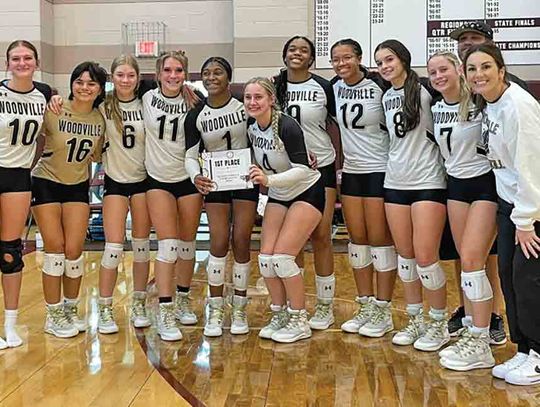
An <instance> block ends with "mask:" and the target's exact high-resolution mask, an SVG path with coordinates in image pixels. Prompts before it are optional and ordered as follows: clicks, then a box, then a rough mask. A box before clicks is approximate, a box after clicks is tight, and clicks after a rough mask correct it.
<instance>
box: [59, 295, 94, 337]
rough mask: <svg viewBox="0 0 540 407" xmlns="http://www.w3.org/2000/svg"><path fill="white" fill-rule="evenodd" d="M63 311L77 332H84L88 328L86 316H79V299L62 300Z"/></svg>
mask: <svg viewBox="0 0 540 407" xmlns="http://www.w3.org/2000/svg"><path fill="white" fill-rule="evenodd" d="M64 312H65V314H66V316H67V317H68V318H69V319H71V321H72V322H73V325H75V328H77V329H78V330H79V332H84V331H86V330H87V329H88V323H87V322H86V318H84V317H83V318H80V317H79V300H76V301H74V300H64Z"/></svg>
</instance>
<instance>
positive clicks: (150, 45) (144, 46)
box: [135, 41, 159, 57]
mask: <svg viewBox="0 0 540 407" xmlns="http://www.w3.org/2000/svg"><path fill="white" fill-rule="evenodd" d="M158 55H159V52H158V42H157V41H136V42H135V56H136V57H157V56H158Z"/></svg>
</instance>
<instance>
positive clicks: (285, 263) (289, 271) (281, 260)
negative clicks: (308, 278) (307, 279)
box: [272, 254, 301, 278]
mask: <svg viewBox="0 0 540 407" xmlns="http://www.w3.org/2000/svg"><path fill="white" fill-rule="evenodd" d="M295 259H296V257H295V256H291V255H289V254H274V255H273V256H272V265H273V266H274V271H275V272H276V274H277V275H278V277H279V278H291V277H294V276H296V275H298V274H301V272H300V267H298V264H296V262H295V261H294V260H295Z"/></svg>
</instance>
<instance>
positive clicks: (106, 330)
mask: <svg viewBox="0 0 540 407" xmlns="http://www.w3.org/2000/svg"><path fill="white" fill-rule="evenodd" d="M98 307H99V317H98V332H99V333H100V334H115V333H117V332H118V325H116V322H115V321H114V315H113V311H112V304H104V303H101V304H98Z"/></svg>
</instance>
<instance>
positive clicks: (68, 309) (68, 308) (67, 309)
mask: <svg viewBox="0 0 540 407" xmlns="http://www.w3.org/2000/svg"><path fill="white" fill-rule="evenodd" d="M78 312H79V310H78V309H77V306H76V305H64V313H65V314H66V317H67V318H68V320H70V321H72V322H74V321H77V320H78V319H79V315H78Z"/></svg>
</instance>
